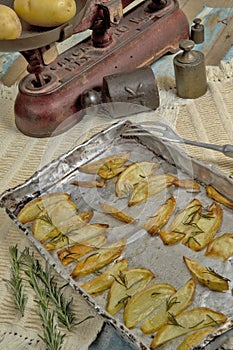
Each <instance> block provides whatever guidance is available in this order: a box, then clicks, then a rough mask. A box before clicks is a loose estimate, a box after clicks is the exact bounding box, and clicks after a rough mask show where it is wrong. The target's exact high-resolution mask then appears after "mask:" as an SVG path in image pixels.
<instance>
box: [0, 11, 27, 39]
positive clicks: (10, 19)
mask: <svg viewBox="0 0 233 350" xmlns="http://www.w3.org/2000/svg"><path fill="white" fill-rule="evenodd" d="M21 33H22V25H21V22H20V19H19V17H18V15H17V14H16V12H15V11H14V10H13V9H12V8H10V7H9V6H6V5H1V4H0V40H12V39H17V38H19V37H20V35H21Z"/></svg>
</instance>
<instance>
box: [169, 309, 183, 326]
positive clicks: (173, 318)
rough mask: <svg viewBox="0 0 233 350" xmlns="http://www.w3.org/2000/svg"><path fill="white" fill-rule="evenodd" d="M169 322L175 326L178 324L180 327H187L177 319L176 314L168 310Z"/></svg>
mask: <svg viewBox="0 0 233 350" xmlns="http://www.w3.org/2000/svg"><path fill="white" fill-rule="evenodd" d="M168 324H170V325H173V326H178V327H182V328H185V327H184V326H182V325H181V324H180V323H179V322H178V321H177V319H176V318H175V316H174V315H173V314H172V313H170V312H168Z"/></svg>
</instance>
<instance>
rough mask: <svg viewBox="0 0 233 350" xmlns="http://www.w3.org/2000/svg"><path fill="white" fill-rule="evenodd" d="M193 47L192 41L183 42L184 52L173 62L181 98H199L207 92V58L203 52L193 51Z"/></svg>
mask: <svg viewBox="0 0 233 350" xmlns="http://www.w3.org/2000/svg"><path fill="white" fill-rule="evenodd" d="M193 47H194V42H193V41H192V40H184V41H182V42H181V43H180V49H181V50H183V52H181V53H178V54H177V55H176V56H175V58H174V60H173V64H174V70H175V80H176V90H177V95H178V96H179V97H181V98H197V97H200V96H202V95H204V94H205V93H206V90H207V78H206V67H205V57H204V55H203V53H202V52H200V51H197V50H192V49H193Z"/></svg>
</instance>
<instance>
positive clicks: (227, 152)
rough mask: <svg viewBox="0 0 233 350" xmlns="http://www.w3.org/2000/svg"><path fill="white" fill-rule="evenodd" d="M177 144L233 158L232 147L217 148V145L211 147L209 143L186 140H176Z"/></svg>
mask: <svg viewBox="0 0 233 350" xmlns="http://www.w3.org/2000/svg"><path fill="white" fill-rule="evenodd" d="M174 141H175V140H174ZM177 142H182V143H185V144H187V145H192V146H197V147H203V148H208V149H212V150H214V151H218V152H221V153H223V154H224V155H225V156H227V157H230V158H233V145H223V146H218V145H213V144H211V143H203V142H197V141H196V142H195V141H191V140H186V139H179V140H177Z"/></svg>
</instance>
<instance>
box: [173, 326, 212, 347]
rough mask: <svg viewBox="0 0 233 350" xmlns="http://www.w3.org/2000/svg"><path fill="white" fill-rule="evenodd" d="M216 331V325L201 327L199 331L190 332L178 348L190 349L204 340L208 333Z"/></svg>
mask: <svg viewBox="0 0 233 350" xmlns="http://www.w3.org/2000/svg"><path fill="white" fill-rule="evenodd" d="M213 331H214V327H211V328H204V329H200V330H199V331H196V332H193V333H191V334H189V335H188V336H187V337H186V338H185V339H184V340H183V341H182V343H181V344H180V345H179V346H178V348H177V349H176V350H190V349H192V348H193V347H194V346H195V345H197V344H198V343H199V342H200V341H201V340H203V339H204V338H205V337H206V336H207V335H208V334H210V333H211V332H213Z"/></svg>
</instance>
